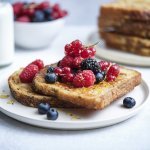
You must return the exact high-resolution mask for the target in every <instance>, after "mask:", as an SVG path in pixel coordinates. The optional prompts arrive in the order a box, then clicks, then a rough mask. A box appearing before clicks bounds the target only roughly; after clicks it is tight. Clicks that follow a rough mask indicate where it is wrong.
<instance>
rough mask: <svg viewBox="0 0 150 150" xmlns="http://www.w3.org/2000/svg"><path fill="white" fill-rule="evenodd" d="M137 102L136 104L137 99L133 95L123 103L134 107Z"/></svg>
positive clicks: (128, 106) (127, 106) (125, 105)
mask: <svg viewBox="0 0 150 150" xmlns="http://www.w3.org/2000/svg"><path fill="white" fill-rule="evenodd" d="M135 104H136V101H135V100H134V99H133V98H132V97H126V98H125V99H124V100H123V105H124V107H126V108H132V107H133V106H135Z"/></svg>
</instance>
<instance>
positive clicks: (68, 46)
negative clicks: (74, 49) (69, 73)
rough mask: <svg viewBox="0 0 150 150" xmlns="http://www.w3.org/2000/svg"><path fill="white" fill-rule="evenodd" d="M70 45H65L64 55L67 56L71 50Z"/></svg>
mask: <svg viewBox="0 0 150 150" xmlns="http://www.w3.org/2000/svg"><path fill="white" fill-rule="evenodd" d="M71 46H72V45H71V44H66V45H65V55H69V52H70V50H71Z"/></svg>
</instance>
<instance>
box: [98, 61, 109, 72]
mask: <svg viewBox="0 0 150 150" xmlns="http://www.w3.org/2000/svg"><path fill="white" fill-rule="evenodd" d="M110 64H111V63H110V62H108V61H105V60H102V61H100V62H99V65H100V68H101V70H102V71H106V70H107V69H108V68H109V66H110Z"/></svg>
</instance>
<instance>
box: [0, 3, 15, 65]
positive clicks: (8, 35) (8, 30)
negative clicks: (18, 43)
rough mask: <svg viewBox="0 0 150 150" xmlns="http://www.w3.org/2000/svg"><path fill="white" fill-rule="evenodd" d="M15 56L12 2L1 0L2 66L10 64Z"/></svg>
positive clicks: (0, 46) (0, 41) (0, 63)
mask: <svg viewBox="0 0 150 150" xmlns="http://www.w3.org/2000/svg"><path fill="white" fill-rule="evenodd" d="M13 56H14V21H13V10H12V7H11V4H9V3H7V2H6V1H2V0H0V66H5V65H9V64H11V63H12V61H13Z"/></svg>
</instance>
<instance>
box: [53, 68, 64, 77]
mask: <svg viewBox="0 0 150 150" xmlns="http://www.w3.org/2000/svg"><path fill="white" fill-rule="evenodd" d="M54 72H55V73H56V74H57V75H60V74H62V69H61V68H60V67H56V68H55V69H54Z"/></svg>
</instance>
